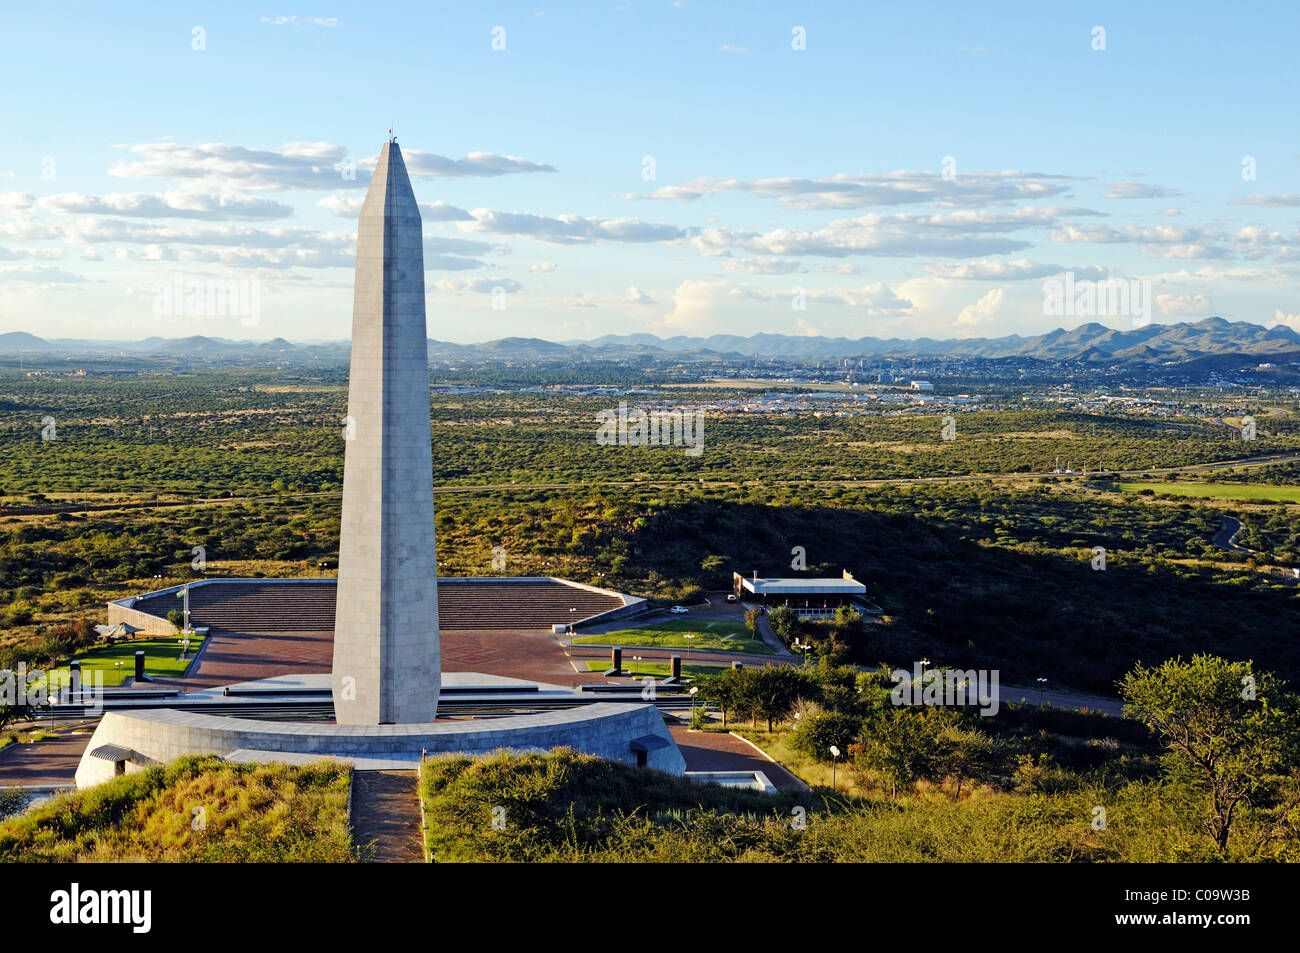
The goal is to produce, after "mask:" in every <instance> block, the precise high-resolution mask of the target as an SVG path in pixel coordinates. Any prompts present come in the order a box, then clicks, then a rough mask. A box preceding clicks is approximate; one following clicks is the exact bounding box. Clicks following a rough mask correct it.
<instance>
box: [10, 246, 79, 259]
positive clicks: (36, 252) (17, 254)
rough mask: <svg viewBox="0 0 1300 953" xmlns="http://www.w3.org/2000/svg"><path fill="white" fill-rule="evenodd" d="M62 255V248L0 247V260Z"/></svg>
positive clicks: (56, 257)
mask: <svg viewBox="0 0 1300 953" xmlns="http://www.w3.org/2000/svg"><path fill="white" fill-rule="evenodd" d="M62 257H63V249H62V248H3V247H0V261H19V260H21V259H23V258H43V259H46V260H49V259H56V260H57V259H59V258H62Z"/></svg>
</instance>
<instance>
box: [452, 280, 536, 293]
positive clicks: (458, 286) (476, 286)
mask: <svg viewBox="0 0 1300 953" xmlns="http://www.w3.org/2000/svg"><path fill="white" fill-rule="evenodd" d="M433 286H434V287H435V288H437V289H438V290H439V291H448V292H451V293H453V294H460V293H463V292H466V291H472V292H475V293H478V294H495V293H496V292H497V291H498V290H500V291H503V292H505V293H506V294H514V293H515V292H516V291H520V290H522V289H523V287H524V286H523V285H521V284H520V283H519V282H517V281H515V280H514V279H513V278H440V279H439V280H438V281H436V282H434V285H433Z"/></svg>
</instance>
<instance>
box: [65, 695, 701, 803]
mask: <svg viewBox="0 0 1300 953" xmlns="http://www.w3.org/2000/svg"><path fill="white" fill-rule="evenodd" d="M649 736H653V738H654V739H661V740H658V741H656V744H652V745H650V746H648V747H650V748H651V750H649V751H648V752H646V753H645V757H646V765H647V766H648V767H651V768H658V769H659V770H661V771H667V772H669V773H670V774H677V775H680V774H682V773H683V772H684V771H685V770H686V761H685V759H684V758H683V757H682V754H681V752H680V751H679V750H678V749H677V745H676V743H675V742H674V741H673V739H672V736H671V735H670V734H669V733H668V728H667V727H666V726H665V725H664V721H663V716H662V715H660V714H659V711H658V710H657V709H656V708H655V707H654V706H653V705H626V704H618V703H598V704H594V705H583V706H581V707H579V708H569V709H563V710H560V711H547V712H540V713H537V714H530V715H515V716H512V717H508V718H490V719H481V720H477V719H476V720H469V721H448V722H438V723H434V724H422V725H326V724H309V723H302V722H299V723H294V722H276V721H254V720H251V719H245V718H227V717H222V716H219V715H205V714H200V713H197V712H186V711H177V710H174V709H155V710H149V711H138V712H108V713H107V714H105V715H104V717H103V719H102V720H101V721H100V723H99V727H98V728H96V729H95V734H94V735H93V736H92V737H91V739H90V744H89V745H88V746H87V747H86V753H85V754H83V755H82V757H81V763H80V765H79V766H78V767H77V787H79V788H84V787H89V786H91V785H95V784H99V783H100V782H102V781H107V780H109V779H111V778H112V777H113V776H114V772H115V762H114V761H111V760H104V759H103V758H100V757H95V756H94V752H95V751H96V749H99V748H102V747H104V746H113V747H115V748H118V749H122V750H123V751H126V752H129V757H128V758H127V759H126V762H125V769H126V771H127V772H133V771H140V770H143V769H144V768H146V767H148V766H150V765H153V764H162V763H165V762H168V761H171V760H173V759H175V758H179V757H181V756H183V755H190V754H216V755H222V756H224V755H227V754H230V753H232V752H234V751H238V750H240V749H254V750H257V751H265V752H268V753H269V752H285V753H293V754H318V755H322V756H324V755H336V756H341V757H347V756H348V755H358V756H360V755H370V756H375V755H383V754H396V753H412V752H413V753H414V754H416V755H417V756H418V755H419V753H420V751H421V750H426V751H428V753H429V754H451V753H466V754H485V753H488V752H491V751H496V750H499V749H502V748H511V749H525V750H543V751H549V750H550V749H552V748H560V747H568V748H573V749H575V750H577V751H582V752H584V753H587V754H593V755H597V756H599V757H602V758H609V759H611V760H613V761H626V762H630V763H633V764H635V763H636V760H637V755H636V752H635V751H634V750H633V749H632V747H631V744H632V742H633V741H637V740H641V742H642V746H645V744H644V741H645V739H646V738H647V737H649Z"/></svg>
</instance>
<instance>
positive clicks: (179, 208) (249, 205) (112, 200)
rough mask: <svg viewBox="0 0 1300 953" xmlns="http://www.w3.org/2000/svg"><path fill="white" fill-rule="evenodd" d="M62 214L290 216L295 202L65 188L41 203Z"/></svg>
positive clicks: (230, 217) (221, 217)
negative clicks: (98, 192) (87, 191)
mask: <svg viewBox="0 0 1300 953" xmlns="http://www.w3.org/2000/svg"><path fill="white" fill-rule="evenodd" d="M37 204H38V205H39V206H40V207H41V208H43V209H47V210H49V211H51V212H55V213H57V214H61V215H87V214H92V215H121V216H129V217H134V218H194V219H211V220H218V221H223V220H233V219H274V218H288V217H289V216H291V215H292V214H293V206H292V205H287V204H285V203H284V202H274V201H271V200H270V199H259V198H252V197H248V196H242V195H218V194H212V193H202V192H184V191H181V192H117V193H112V194H109V195H104V196H98V195H83V194H81V193H80V192H63V193H60V194H58V195H47V196H45V197H44V198H42V199H40V200H39V202H38V203H37Z"/></svg>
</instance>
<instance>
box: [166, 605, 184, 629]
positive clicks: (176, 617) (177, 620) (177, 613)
mask: <svg viewBox="0 0 1300 953" xmlns="http://www.w3.org/2000/svg"><path fill="white" fill-rule="evenodd" d="M167 621H168V622H170V623H171V624H172V625H174V626H176V628H177V629H179V628H180V627H181V626H182V625H184V624H185V613H184V612H182V611H181V610H180V609H170V610H168V612H167Z"/></svg>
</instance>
